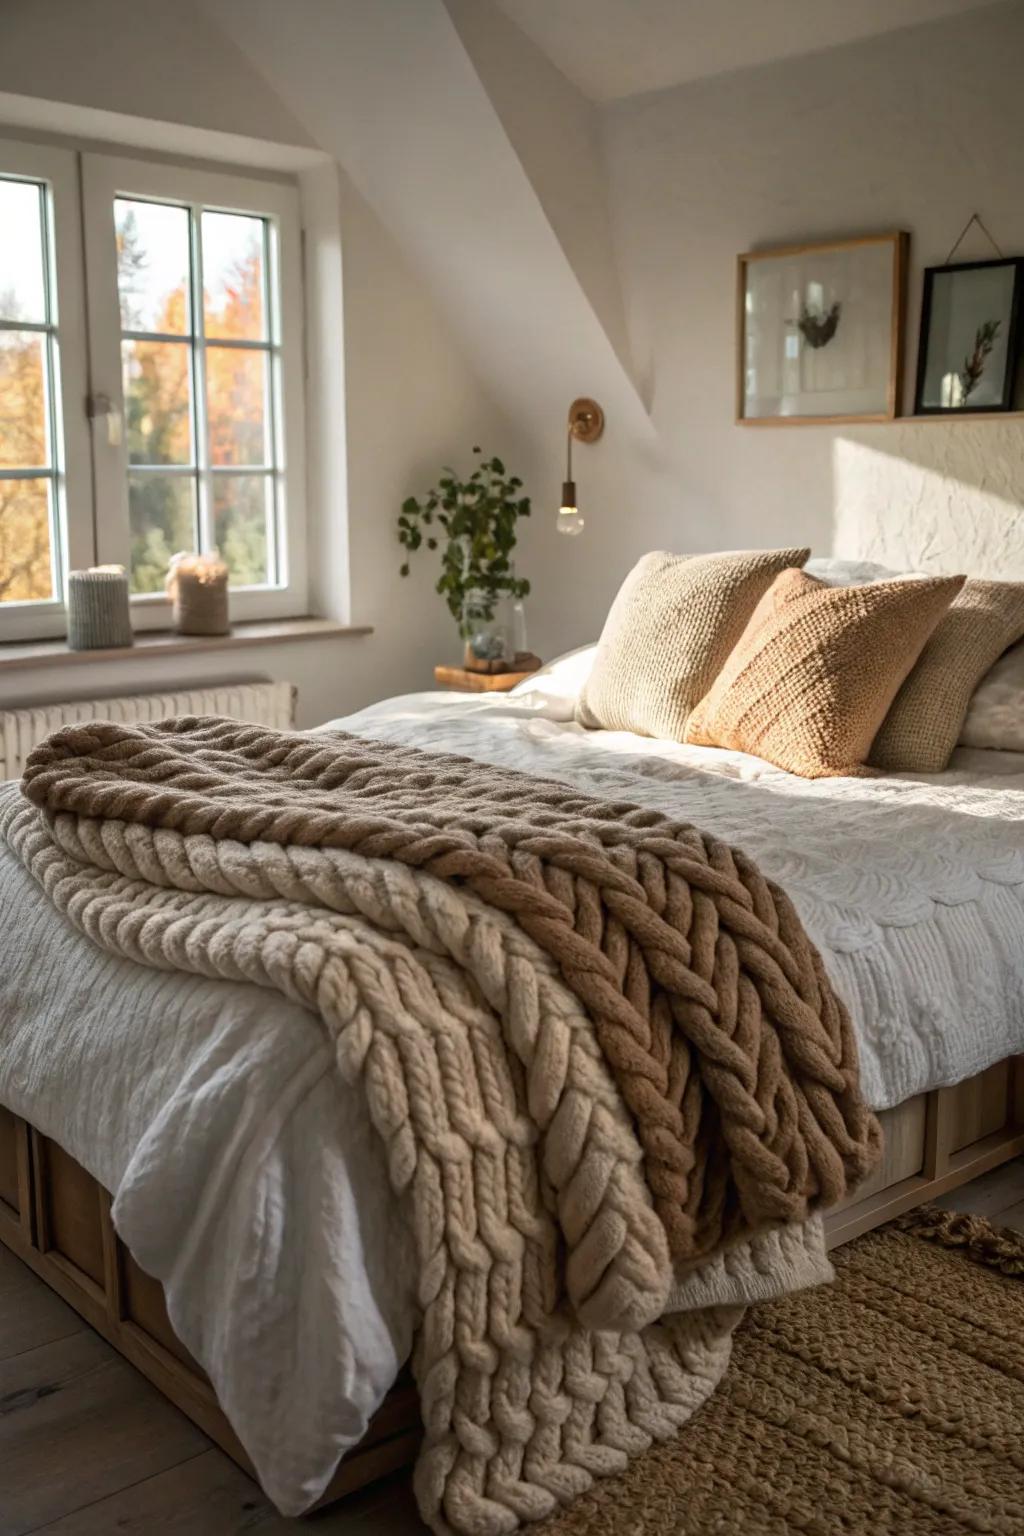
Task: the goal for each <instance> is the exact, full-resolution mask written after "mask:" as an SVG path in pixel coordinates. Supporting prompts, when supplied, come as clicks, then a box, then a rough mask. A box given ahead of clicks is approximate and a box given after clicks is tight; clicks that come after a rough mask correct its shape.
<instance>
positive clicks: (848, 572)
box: [804, 555, 927, 587]
mask: <svg viewBox="0 0 1024 1536" xmlns="http://www.w3.org/2000/svg"><path fill="white" fill-rule="evenodd" d="M804 570H805V571H806V572H807V574H808V576H815V577H817V579H818V581H823V582H824V583H825V585H826V587H866V586H869V585H870V584H871V582H873V581H892V579H893V578H894V577H898V576H905V577H911V576H924V575H926V574H927V573H926V572H925V571H893V570H890V569H889V567H888V566H887V565H878V564H877V562H876V561H874V560H840V559H837V558H835V557H833V556H832V555H814V556H812V558H811V559H810V560H808V561H807V563H806V565H805V566H804Z"/></svg>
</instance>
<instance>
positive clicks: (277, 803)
mask: <svg viewBox="0 0 1024 1536" xmlns="http://www.w3.org/2000/svg"><path fill="white" fill-rule="evenodd" d="M23 788H24V792H25V795H26V797H27V799H28V800H29V801H30V802H32V805H31V806H29V805H26V806H25V807H24V809H23V811H22V812H21V813H19V815H18V816H16V817H15V818H14V820H13V823H12V824H11V825H9V826H8V827H7V829H6V835H7V838H8V841H9V842H10V843H11V845H12V846H13V847H14V848H15V849H16V851H17V852H18V853H19V854H20V856H21V857H22V859H23V861H24V862H25V863H26V865H27V866H28V868H29V869H30V870H31V871H32V872H33V874H34V875H35V876H36V878H37V879H38V880H39V881H40V883H41V884H42V885H43V886H44V888H45V889H46V890H47V891H48V893H49V894H50V896H51V898H52V900H53V901H54V903H55V904H56V905H57V906H58V907H59V908H60V909H61V910H63V911H64V912H65V913H66V914H67V915H68V916H69V917H70V918H71V920H72V921H74V922H75V923H77V924H78V925H79V926H80V927H81V928H83V929H84V930H85V931H86V932H87V933H88V934H90V935H91V936H92V937H93V938H94V939H95V940H96V941H97V942H98V943H100V944H102V945H103V946H104V947H106V948H108V949H110V950H113V951H115V952H117V953H119V954H123V955H126V956H128V957H129V958H134V959H136V960H140V961H142V962H144V963H147V964H151V965H157V966H161V967H164V968H174V969H182V970H186V971H198V972H201V973H204V974H209V975H217V976H224V977H230V978H232V979H246V980H251V981H256V982H259V983H261V984H263V985H266V986H270V987H276V988H278V989H279V990H281V991H283V992H285V993H286V994H287V995H289V996H291V997H295V998H298V999H300V1000H301V1001H303V1002H305V1003H306V1004H307V1005H308V1006H309V1007H310V1008H311V1009H313V1011H315V1012H316V1013H317V1014H318V1015H319V1016H320V1018H321V1019H322V1021H323V1022H324V1025H325V1027H326V1028H327V1029H328V1030H329V1032H330V1034H331V1036H332V1038H333V1039H334V1040H335V1042H336V1046H337V1055H338V1065H339V1070H340V1071H341V1072H342V1073H343V1075H344V1076H345V1077H346V1079H347V1080H349V1081H351V1082H360V1083H361V1084H362V1085H363V1087H364V1088H365V1091H366V1093H367V1096H368V1102H369V1104H370V1109H371V1113H372V1115H373V1119H374V1123H375V1125H376V1126H377V1129H378V1131H379V1132H380V1134H381V1136H382V1138H383V1140H384V1142H385V1145H386V1148H387V1154H388V1159H389V1169H390V1173H391V1178H392V1183H393V1186H394V1188H395V1190H396V1192H397V1193H398V1194H399V1195H401V1196H402V1197H403V1198H405V1199H406V1200H407V1202H408V1209H409V1216H410V1220H411V1221H412V1223H413V1226H414V1230H415V1234H416V1241H417V1248H418V1256H419V1261H420V1271H421V1273H420V1283H419V1296H420V1301H421V1305H422V1308H423V1320H422V1326H421V1329H420V1334H419V1340H418V1344H417V1351H416V1359H415V1362H414V1363H415V1369H416V1374H417V1379H418V1381H419V1385H420V1391H421V1398H422V1404H423V1413H424V1423H425V1429H426V1438H425V1447H424V1452H423V1454H422V1457H421V1461H420V1466H419V1469H418V1473H417V1486H418V1491H419V1497H420V1503H421V1507H422V1509H423V1512H424V1514H425V1516H426V1517H427V1518H428V1519H430V1520H431V1521H432V1523H434V1525H435V1526H436V1527H437V1528H438V1529H442V1528H445V1527H446V1524H450V1526H451V1527H453V1528H455V1529H457V1530H459V1531H467V1532H468V1531H473V1532H486V1533H490V1532H499V1531H506V1530H511V1529H513V1528H514V1526H515V1525H516V1524H517V1523H518V1522H519V1521H521V1520H523V1519H537V1518H540V1517H542V1516H543V1515H544V1514H546V1513H548V1512H549V1511H550V1509H551V1508H552V1507H553V1506H554V1505H555V1504H556V1503H557V1502H558V1501H559V1500H564V1499H567V1498H571V1497H572V1496H574V1495H575V1494H576V1493H578V1492H579V1491H580V1490H581V1489H582V1488H584V1487H586V1486H588V1485H589V1483H590V1480H591V1478H592V1477H593V1476H594V1475H597V1474H599V1473H603V1472H607V1471H612V1470H616V1469H618V1468H619V1467H621V1466H622V1465H623V1464H624V1460H625V1458H626V1457H627V1456H628V1455H629V1454H631V1453H632V1452H634V1451H636V1450H639V1449H641V1448H644V1447H645V1446H646V1445H648V1444H649V1443H650V1441H651V1440H652V1439H655V1438H663V1437H664V1436H666V1435H667V1434H670V1433H672V1432H673V1430H674V1429H675V1428H676V1427H678V1425H679V1424H680V1423H682V1422H683V1421H684V1420H685V1419H686V1418H687V1417H688V1416H689V1415H690V1414H691V1413H692V1412H693V1410H694V1409H695V1408H696V1407H697V1406H698V1405H699V1404H700V1402H702V1401H703V1399H704V1398H705V1397H706V1395H707V1393H708V1392H709V1391H711V1390H712V1388H713V1386H714V1385H715V1383H716V1382H717V1380H718V1378H719V1377H720V1375H721V1372H722V1370H724V1367H725V1362H726V1360H727V1357H728V1347H729V1343H728V1341H729V1334H730V1331H731V1329H732V1327H733V1325H734V1323H735V1321H736V1318H737V1315H738V1313H737V1310H736V1308H735V1306H732V1305H723V1303H733V1302H736V1301H740V1300H745V1299H749V1298H751V1297H752V1296H757V1295H763V1294H771V1289H772V1285H774V1286H775V1287H776V1288H777V1289H782V1288H786V1287H789V1286H794V1285H799V1284H805V1283H808V1281H810V1280H813V1279H816V1278H820V1277H821V1266H820V1264H819V1265H818V1266H817V1268H816V1267H815V1263H814V1259H813V1256H812V1255H811V1253H810V1251H809V1249H808V1248H807V1247H806V1236H805V1232H804V1230H803V1229H802V1228H801V1227H800V1226H799V1225H798V1224H799V1223H801V1222H803V1221H804V1219H805V1218H806V1217H807V1216H808V1215H809V1213H810V1212H811V1211H812V1210H814V1209H815V1208H817V1207H819V1206H824V1205H827V1204H829V1203H831V1202H833V1201H834V1200H836V1199H838V1198H840V1197H841V1196H842V1195H843V1194H844V1193H845V1192H846V1191H847V1190H848V1189H849V1188H851V1187H852V1186H853V1184H854V1183H855V1182H856V1181H857V1180H858V1179H859V1178H860V1177H861V1176H862V1175H863V1174H864V1173H865V1172H866V1171H867V1169H868V1168H869V1167H870V1166H871V1164H872V1162H873V1160H874V1158H875V1156H876V1153H877V1148H878V1128H877V1124H876V1122H875V1121H874V1119H873V1117H872V1116H871V1115H870V1113H869V1112H868V1111H867V1110H866V1108H865V1107H864V1105H863V1103H862V1101H861V1099H860V1096H859V1093H858V1088H857V1072H856V1059H855V1049H854V1043H853V1037H852V1033H851V1030H850V1025H849V1021H848V1019H847V1017H846V1014H845V1011H844V1009H843V1007H842V1005H841V1003H840V1002H839V1001H838V999H837V998H836V997H835V995H834V993H833V991H832V988H831V986H830V985H829V982H828V980H827V978H826V976H825V974H824V971H823V968H822V965H821V962H820V959H819V957H818V956H817V953H816V952H815V951H814V949H813V947H812V946H811V945H810V943H809V941H808V940H807V938H806V935H805V934H804V932H803V929H802V927H801V925H800V923H799V920H798V919H797V917H796V915H795V913H794V911H793V909H792V907H791V905H790V903H789V902H788V901H787V899H786V897H785V896H784V894H783V893H782V892H781V891H779V890H778V889H777V888H776V887H774V886H772V885H770V884H769V883H768V882H766V881H765V880H764V879H762V878H761V877H760V876H759V874H758V872H757V870H756V869H755V868H754V867H753V866H752V864H751V863H750V861H749V860H746V859H745V858H744V857H743V856H742V855H741V854H739V853H737V852H735V851H733V850H729V849H728V848H726V847H724V846H723V845H721V844H719V843H717V842H715V841H714V840H713V839H709V838H704V837H702V836H701V835H700V834H699V833H698V832H697V831H695V829H693V828H691V827H687V826H682V825H680V824H677V823H673V822H671V821H669V820H668V819H667V818H665V817H661V816H659V815H658V814H657V813H652V812H651V811H641V810H638V809H636V808H633V807H630V806H625V805H619V804H606V803H604V802H600V801H596V800H594V799H592V798H588V797H586V796H582V795H579V794H577V793H575V792H574V791H573V790H572V789H570V788H567V787H566V786H565V785H559V784H552V783H546V782H543V781H539V780H535V779H531V778H526V777H524V776H522V775H518V774H515V773H511V772H509V771H507V770H502V769H495V768H491V767H485V766H483V765H479V764H475V763H471V762H469V761H467V760H463V759H456V758H444V757H437V756H433V755H428V754H424V753H420V752H418V751H415V750H413V749H410V748H400V747H392V746H388V745H381V744H375V743H369V742H366V741H362V740H360V739H357V738H353V737H348V736H343V735H340V734H335V735H313V736H301V735H300V736H296V735H286V734H280V733H275V732H270V731H267V730H265V729H263V728H259V727H250V726H242V725H239V724H237V723H235V722H230V721H210V720H195V719H183V720H178V721H168V722H164V723H163V724H161V725H159V726H155V727H124V726H118V725H113V724H94V725H90V726H80V727H72V728H70V729H68V730H66V731H62V732H60V733H58V735H56V736H54V737H51V738H50V740H49V741H48V742H46V743H44V744H43V746H41V747H40V748H38V749H37V750H36V752H35V753H34V754H33V755H32V757H31V759H30V761H29V765H28V768H27V771H26V776H25V781H24V786H23ZM33 807H35V808H36V809H33ZM772 1273H774V1280H768V1281H766V1279H765V1276H766V1275H771V1274H772ZM686 1309H689V1310H686Z"/></svg>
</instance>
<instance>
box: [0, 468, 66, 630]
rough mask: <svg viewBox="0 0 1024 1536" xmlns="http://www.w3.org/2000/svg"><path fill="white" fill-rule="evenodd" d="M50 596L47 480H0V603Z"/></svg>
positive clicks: (51, 585) (51, 586) (25, 601)
mask: <svg viewBox="0 0 1024 1536" xmlns="http://www.w3.org/2000/svg"><path fill="white" fill-rule="evenodd" d="M52 596H53V564H52V558H51V549H50V481H49V480H0V603H16V602H20V603H27V602H32V601H35V602H40V601H45V600H46V599H47V598H51V597H52Z"/></svg>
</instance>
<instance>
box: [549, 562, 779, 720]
mask: <svg viewBox="0 0 1024 1536" xmlns="http://www.w3.org/2000/svg"><path fill="white" fill-rule="evenodd" d="M807 555H808V551H807V550H806V549H761V550H750V551H740V552H733V553H730V554H718V555H691V556H684V555H669V554H665V553H664V552H658V553H654V554H650V555H644V557H643V559H642V560H639V561H638V562H637V563H636V565H635V566H634V567H633V569H632V570H631V571H630V573H629V575H628V576H627V577H626V579H625V581H624V582H623V583H622V586H621V587H620V588H619V592H618V595H617V597H616V598H615V601H614V602H613V603H612V606H611V608H610V609H609V610H608V617H607V619H606V620H605V624H604V629H603V630H602V632H601V639H600V642H599V643H598V647H597V655H596V656H595V658H594V666H593V670H592V671H591V674H590V676H589V678H588V679H587V681H586V684H585V685H584V687H583V689H582V691H581V693H580V696H579V699H578V701H577V704H576V719H577V720H578V721H579V722H580V723H581V724H582V725H586V726H589V727H590V728H591V729H592V730H602V729H603V730H606V731H634V732H636V734H637V735H639V736H659V737H662V738H663V739H667V740H670V741H682V739H683V733H684V731H685V729H686V721H687V717H688V716H689V713H690V711H691V709H692V708H693V706H694V705H695V704H696V702H697V700H698V699H700V698H702V697H703V696H704V694H705V693H706V692H707V691H708V689H709V688H710V686H711V684H712V682H713V681H714V679H715V678H716V677H717V675H718V672H719V670H720V668H721V667H722V666H723V665H724V663H725V659H726V657H727V656H728V655H729V652H730V651H731V650H732V648H733V646H734V645H735V644H736V641H737V640H738V639H739V637H740V635H741V634H742V633H743V629H744V626H745V625H746V622H747V620H748V619H749V618H750V615H751V614H752V613H753V611H754V609H755V608H756V606H757V604H758V602H759V600H760V599H761V597H762V596H763V595H764V593H765V592H767V590H768V588H769V587H770V586H771V584H772V582H773V581H774V579H775V577H776V576H777V575H778V574H779V572H780V571H784V570H786V568H787V567H788V566H797V565H803V563H804V561H805V560H806V559H807Z"/></svg>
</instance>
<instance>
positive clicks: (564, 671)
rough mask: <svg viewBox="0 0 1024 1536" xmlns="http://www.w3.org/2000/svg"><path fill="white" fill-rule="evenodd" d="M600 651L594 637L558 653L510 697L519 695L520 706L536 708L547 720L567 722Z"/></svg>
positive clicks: (514, 697)
mask: <svg viewBox="0 0 1024 1536" xmlns="http://www.w3.org/2000/svg"><path fill="white" fill-rule="evenodd" d="M596 652H597V645H596V643H595V642H593V641H592V642H591V643H590V645H580V646H577V648H576V650H574V651H566V652H565V654H564V655H563V656H556V657H555V659H554V661H549V662H548V664H547V666H546V667H541V668H540V671H539V672H534V673H533V674H532V676H530V677H524V678H523V681H522V682H521V683H516V685H515V687H514V688H510V689H509V691H508V697H509V698H510V699H515V701H516V704H517V706H519V707H520V708H524V709H532V710H535V711H536V713H537V714H538V715H539V716H540V718H541V719H543V720H559V721H561V722H563V724H564V723H567V722H568V721H570V720H571V719H572V718H573V715H574V713H575V710H576V700H577V699H578V698H579V695H580V689H581V688H582V687H583V685H584V683H585V682H586V680H587V678H588V677H589V676H590V671H591V668H592V667H593V665H594V656H595V654H596Z"/></svg>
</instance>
